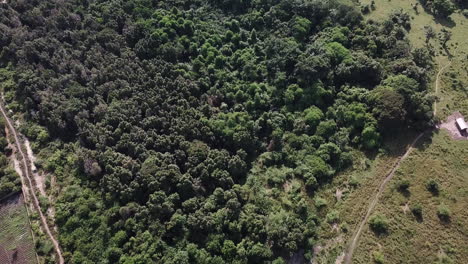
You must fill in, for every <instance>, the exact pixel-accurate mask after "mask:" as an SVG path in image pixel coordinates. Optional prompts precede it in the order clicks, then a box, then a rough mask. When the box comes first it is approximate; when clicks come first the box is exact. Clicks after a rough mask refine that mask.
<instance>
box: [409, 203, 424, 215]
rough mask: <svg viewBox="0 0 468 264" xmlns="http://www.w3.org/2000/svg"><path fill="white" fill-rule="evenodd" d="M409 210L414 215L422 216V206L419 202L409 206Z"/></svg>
mask: <svg viewBox="0 0 468 264" xmlns="http://www.w3.org/2000/svg"><path fill="white" fill-rule="evenodd" d="M411 212H412V213H413V215H414V216H416V217H418V218H421V217H422V206H421V204H415V205H413V206H412V207H411Z"/></svg>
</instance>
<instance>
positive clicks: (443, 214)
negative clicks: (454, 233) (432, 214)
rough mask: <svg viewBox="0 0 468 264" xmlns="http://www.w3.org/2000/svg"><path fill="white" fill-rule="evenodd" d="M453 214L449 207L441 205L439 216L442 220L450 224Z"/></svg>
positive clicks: (438, 210)
mask: <svg viewBox="0 0 468 264" xmlns="http://www.w3.org/2000/svg"><path fill="white" fill-rule="evenodd" d="M451 214H452V212H451V211H450V209H449V208H448V207H447V205H445V204H441V205H439V206H438V207H437V216H438V217H439V218H440V220H442V221H444V222H448V221H449V220H450V216H451Z"/></svg>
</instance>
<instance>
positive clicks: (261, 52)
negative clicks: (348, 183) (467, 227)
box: [0, 0, 432, 263]
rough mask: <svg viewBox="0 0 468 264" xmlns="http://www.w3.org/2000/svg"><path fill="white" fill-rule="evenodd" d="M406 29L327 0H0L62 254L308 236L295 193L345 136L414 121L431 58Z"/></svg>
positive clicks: (167, 254) (258, 244)
mask: <svg viewBox="0 0 468 264" xmlns="http://www.w3.org/2000/svg"><path fill="white" fill-rule="evenodd" d="M330 10H333V12H330ZM408 27H409V16H408V15H407V14H405V13H401V12H400V13H395V14H393V15H392V17H391V18H389V19H388V20H386V21H384V22H382V23H366V22H365V21H364V20H363V19H362V16H361V14H360V12H359V11H357V10H356V9H355V8H354V7H352V6H348V5H346V4H343V3H341V2H340V1H335V0H332V1H305V2H304V1H286V0H284V1H283V0H281V1H240V0H211V1H199V0H195V1H189V2H187V1H186V2H183V1H146V0H131V1H123V0H111V1H65V2H60V3H58V2H56V1H52V0H46V1H11V3H9V4H8V5H3V6H2V7H1V9H0V28H1V29H2V34H1V36H0V44H1V46H2V47H3V49H2V52H1V53H0V77H1V82H2V87H3V88H4V89H5V91H7V92H9V93H8V95H7V99H8V102H9V105H11V106H12V108H13V109H14V110H17V111H23V112H24V113H25V117H26V118H27V120H28V124H31V125H28V126H27V127H25V128H24V129H23V130H24V131H23V132H24V133H25V134H27V135H28V136H29V137H31V138H32V139H34V140H35V141H36V142H37V143H39V144H42V145H43V146H47V148H48V149H49V150H50V152H51V155H50V156H48V159H47V160H46V161H45V162H44V164H43V166H44V168H45V169H47V170H49V171H51V172H53V173H54V174H55V175H56V176H57V179H58V182H60V183H67V184H68V185H67V186H64V188H63V190H62V191H61V194H60V195H59V198H58V200H57V202H56V203H57V205H56V207H57V215H56V221H57V224H58V226H59V232H58V233H59V234H60V237H59V239H60V242H61V245H62V247H63V250H64V252H65V255H66V256H67V260H66V261H67V263H68V262H70V263H153V262H156V263H225V262H233V263H271V262H273V263H284V262H285V261H286V260H288V259H289V257H290V256H291V255H292V254H294V253H297V252H300V251H301V250H304V249H308V248H309V249H310V248H312V246H313V245H311V244H310V243H311V242H310V241H314V236H315V230H316V227H315V225H316V224H317V223H318V222H319V221H321V220H322V219H318V217H316V216H315V215H314V213H313V212H314V211H315V208H312V207H313V203H311V201H310V199H311V198H313V197H309V196H308V195H313V192H314V190H316V189H317V188H320V187H321V186H322V185H323V184H324V183H327V182H329V181H330V180H331V179H332V178H333V176H334V175H335V174H336V173H337V172H338V171H341V170H344V169H346V168H347V167H348V166H350V165H351V164H352V156H351V153H352V152H351V151H352V150H353V148H364V149H366V150H375V149H376V148H378V147H379V146H380V143H381V141H382V137H384V136H385V135H386V134H387V130H389V129H392V130H397V129H400V128H401V127H405V128H406V127H408V126H409V127H413V128H417V129H424V128H426V127H427V126H429V125H431V121H432V120H431V119H432V114H431V113H432V111H431V106H432V101H431V99H430V98H429V97H428V91H427V89H426V88H427V87H426V81H427V79H428V78H427V76H426V74H425V73H426V72H427V69H428V68H429V67H430V61H429V59H430V58H428V57H427V56H425V54H424V52H416V51H415V52H414V53H412V52H410V51H411V50H410V47H409V44H408V42H407V38H406V37H405V32H406V30H407V29H408ZM413 54H414V55H413ZM6 67H8V69H10V68H11V72H6V70H5V69H7V68H6ZM0 143H2V142H0ZM2 144H3V143H2ZM3 145H4V144H3ZM304 185H305V186H304ZM304 187H305V188H304ZM317 201H318V200H317ZM320 204H321V203H320V201H319V202H318V203H317V206H319V207H321V206H322V205H320ZM322 217H323V216H322ZM328 221H330V222H336V221H338V215H337V214H336V213H333V212H332V213H331V214H329V215H328ZM306 251H307V250H306ZM305 254H309V255H310V252H305Z"/></svg>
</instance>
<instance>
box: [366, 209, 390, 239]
mask: <svg viewBox="0 0 468 264" xmlns="http://www.w3.org/2000/svg"><path fill="white" fill-rule="evenodd" d="M369 225H370V228H371V229H372V231H374V232H375V233H377V234H379V235H381V234H385V233H387V232H388V220H387V218H386V217H385V216H383V215H380V214H377V215H374V216H372V217H371V218H370V219H369Z"/></svg>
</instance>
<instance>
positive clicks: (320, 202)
mask: <svg viewBox="0 0 468 264" xmlns="http://www.w3.org/2000/svg"><path fill="white" fill-rule="evenodd" d="M327 204H328V203H327V200H325V199H323V198H320V197H317V198H315V207H317V208H318V209H320V208H323V207H325V206H327Z"/></svg>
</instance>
